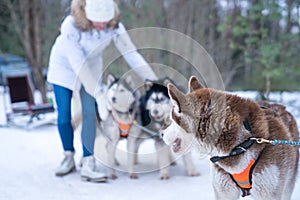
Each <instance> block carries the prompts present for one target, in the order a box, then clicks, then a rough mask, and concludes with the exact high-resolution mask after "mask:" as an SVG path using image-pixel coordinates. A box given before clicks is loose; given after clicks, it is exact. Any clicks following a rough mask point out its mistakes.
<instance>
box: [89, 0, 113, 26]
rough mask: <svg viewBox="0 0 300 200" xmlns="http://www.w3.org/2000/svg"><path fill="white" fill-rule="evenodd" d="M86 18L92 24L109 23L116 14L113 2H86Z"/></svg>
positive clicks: (102, 0) (103, 0)
mask: <svg viewBox="0 0 300 200" xmlns="http://www.w3.org/2000/svg"><path fill="white" fill-rule="evenodd" d="M85 14H86V18H88V20H90V21H92V22H98V23H101V22H109V21H110V20H112V18H113V17H114V14H115V7H114V2H113V0H85Z"/></svg>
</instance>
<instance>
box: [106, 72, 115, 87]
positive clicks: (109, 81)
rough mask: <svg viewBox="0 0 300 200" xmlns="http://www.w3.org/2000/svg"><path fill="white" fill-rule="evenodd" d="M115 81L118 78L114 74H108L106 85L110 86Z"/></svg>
mask: <svg viewBox="0 0 300 200" xmlns="http://www.w3.org/2000/svg"><path fill="white" fill-rule="evenodd" d="M115 81H116V77H115V76H114V75H112V74H108V76H107V81H106V84H107V85H108V86H110V85H111V84H112V83H113V82H115Z"/></svg>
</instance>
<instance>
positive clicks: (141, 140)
mask: <svg viewBox="0 0 300 200" xmlns="http://www.w3.org/2000/svg"><path fill="white" fill-rule="evenodd" d="M143 141H144V139H142V138H137V139H136V142H135V148H134V164H135V165H137V164H138V163H139V160H138V151H139V148H140V145H141V143H142V142H143Z"/></svg>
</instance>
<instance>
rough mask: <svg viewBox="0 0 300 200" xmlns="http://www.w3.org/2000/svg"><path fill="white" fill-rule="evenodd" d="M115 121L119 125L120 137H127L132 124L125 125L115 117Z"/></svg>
mask: <svg viewBox="0 0 300 200" xmlns="http://www.w3.org/2000/svg"><path fill="white" fill-rule="evenodd" d="M114 120H115V121H116V122H117V123H118V126H119V130H120V136H121V137H127V136H128V132H129V130H130V128H131V124H132V123H127V124H124V123H122V122H120V121H118V120H117V119H116V118H115V117H114Z"/></svg>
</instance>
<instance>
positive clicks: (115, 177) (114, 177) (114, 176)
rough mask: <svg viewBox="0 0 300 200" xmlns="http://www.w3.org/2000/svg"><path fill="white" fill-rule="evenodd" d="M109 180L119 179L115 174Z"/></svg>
mask: <svg viewBox="0 0 300 200" xmlns="http://www.w3.org/2000/svg"><path fill="white" fill-rule="evenodd" d="M109 178H110V179H112V180H116V179H117V178H118V176H117V175H115V174H111V175H110V177H109Z"/></svg>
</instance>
